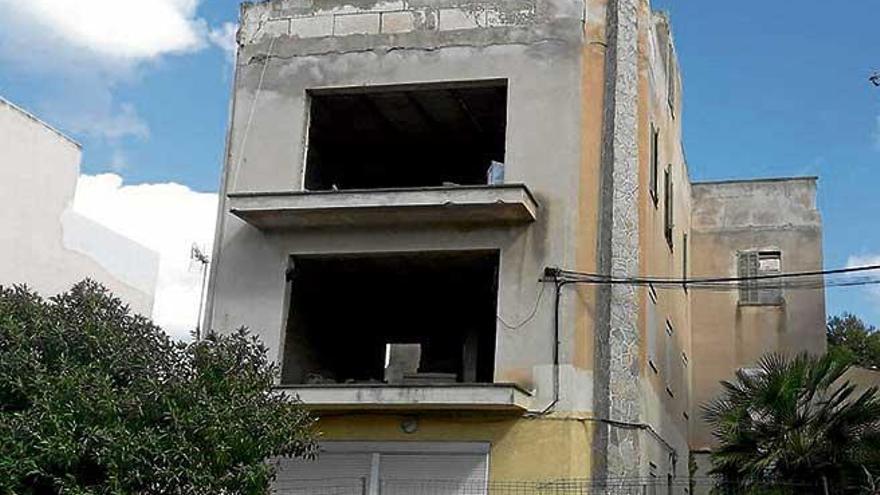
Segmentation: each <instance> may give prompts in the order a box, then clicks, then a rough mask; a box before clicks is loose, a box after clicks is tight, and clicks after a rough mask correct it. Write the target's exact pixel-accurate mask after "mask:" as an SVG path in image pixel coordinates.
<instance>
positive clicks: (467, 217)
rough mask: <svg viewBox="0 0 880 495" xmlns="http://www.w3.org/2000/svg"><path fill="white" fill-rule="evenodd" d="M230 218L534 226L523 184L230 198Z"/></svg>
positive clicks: (313, 223) (276, 222)
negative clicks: (530, 224)
mask: <svg viewBox="0 0 880 495" xmlns="http://www.w3.org/2000/svg"><path fill="white" fill-rule="evenodd" d="M229 209H230V212H231V213H232V214H234V215H236V216H238V217H239V218H241V219H242V220H244V221H246V222H248V223H249V224H251V225H253V226H255V227H257V228H259V229H261V230H280V229H287V230H290V229H304V228H327V227H367V226H377V225H395V226H405V225H430V224H445V225H462V226H465V225H486V224H495V225H512V224H524V223H530V222H534V221H535V219H536V218H537V209H538V203H537V201H535V199H534V197H533V196H532V194H531V192H530V191H529V189H528V188H527V187H526V186H524V185H522V184H507V185H499V186H454V187H425V188H411V189H375V190H352V191H315V192H311V191H298V192H289V191H288V192H250V193H230V194H229Z"/></svg>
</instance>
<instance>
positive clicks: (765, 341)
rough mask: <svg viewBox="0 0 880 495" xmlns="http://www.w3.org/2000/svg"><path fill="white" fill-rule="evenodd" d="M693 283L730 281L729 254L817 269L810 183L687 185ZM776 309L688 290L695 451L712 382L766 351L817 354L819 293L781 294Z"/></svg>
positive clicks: (820, 347)
mask: <svg viewBox="0 0 880 495" xmlns="http://www.w3.org/2000/svg"><path fill="white" fill-rule="evenodd" d="M693 205H694V210H693V217H692V218H693V219H692V222H693V238H692V239H693V241H692V242H693V258H692V259H693V265H692V267H693V276H694V277H701V276H703V277H705V276H729V277H735V276H737V260H736V255H737V252H739V251H745V250H755V249H758V250H769V251H780V252H781V254H782V266H781V271H783V272H801V271H814V270H821V269H822V222H821V218H820V216H819V211H818V209H817V207H816V178H813V177H806V178H794V179H771V180H755V181H731V182H716V183H697V184H694V185H693ZM783 298H784V303H783V304H781V305H763V306H762V305H744V304H741V303H740V300H739V293H738V291H736V290H731V291H726V292H717V291H694V295H693V310H692V311H693V389H694V390H693V394H694V396H693V412H692V414H691V416H692V417H693V418H694V421H692V425H691V426H692V427H691V443H692V448H693V449H695V450H700V449H707V448H710V447H711V446H712V445H713V442H712V438H711V435H710V433H709V430H708V428H707V427H706V425H705V423H704V422H703V421H701V420H700V419H699V417H700V413H699V407H700V406H701V405H702V404H705V403H706V402H708V401H711V400H712V399H713V398H715V397H716V396H717V394H718V393H719V391H720V385H719V382H720V381H721V380H726V379H730V378H732V377H733V374H734V372H735V371H736V370H737V369H739V368H744V367H751V366H753V365H754V364H755V362H756V361H757V360H758V359H759V358H760V357H761V356H763V355H764V354H765V353H768V352H784V353H788V354H793V353H798V352H802V351H807V352H811V353H817V354H818V353H822V352H824V351H825V346H826V344H825V293H824V290H822V289H808V290H795V289H784V290H783Z"/></svg>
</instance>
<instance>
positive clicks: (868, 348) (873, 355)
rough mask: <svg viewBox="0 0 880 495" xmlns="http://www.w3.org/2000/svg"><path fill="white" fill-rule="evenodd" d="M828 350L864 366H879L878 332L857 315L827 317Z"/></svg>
mask: <svg viewBox="0 0 880 495" xmlns="http://www.w3.org/2000/svg"><path fill="white" fill-rule="evenodd" d="M825 330H826V334H827V337H828V352H829V353H830V354H832V355H834V356H836V357H837V358H838V359H842V360H849V361H851V362H852V363H853V364H856V365H858V366H862V367H865V368H871V369H878V368H880V333H878V332H877V329H876V328H875V327H873V326H871V325H868V324H866V323H865V322H863V321H862V320H861V319H859V318H858V317H857V316H855V315H853V314H850V313H843V314H841V315H840V316H832V317H830V318H828V321H827V323H826V326H825Z"/></svg>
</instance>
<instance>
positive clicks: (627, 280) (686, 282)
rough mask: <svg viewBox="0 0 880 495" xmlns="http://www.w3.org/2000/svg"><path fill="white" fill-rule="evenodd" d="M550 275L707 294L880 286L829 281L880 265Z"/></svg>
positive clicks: (870, 280) (874, 281)
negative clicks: (708, 273)
mask: <svg viewBox="0 0 880 495" xmlns="http://www.w3.org/2000/svg"><path fill="white" fill-rule="evenodd" d="M548 270H549V271H548V273H549V274H551V276H553V278H554V279H555V280H557V281H564V282H566V283H572V284H592V285H632V286H652V287H656V288H669V287H674V288H681V287H686V288H688V289H690V288H695V289H705V290H718V291H723V290H739V289H741V288H744V287H747V288H749V289H775V288H787V289H801V290H810V289H821V288H826V287H857V286H866V285H878V284H880V276H872V277H859V278H854V277H845V278H843V279H842V280H840V279H838V280H834V279H831V280H828V278H829V277H834V276H840V275H851V274H856V273H866V272H878V271H880V265H868V266H860V267H852V268H839V269H833V270H816V271H804V272H789V273H771V274H764V275H755V276H748V277H697V278H661V277H616V276H611V275H602V274H597V273H588V272H578V271H572V270H562V269H552V268H551V269H548Z"/></svg>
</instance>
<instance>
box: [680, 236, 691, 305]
mask: <svg viewBox="0 0 880 495" xmlns="http://www.w3.org/2000/svg"><path fill="white" fill-rule="evenodd" d="M689 249H690V247H689V246H688V235H687V233H685V234H684V235H683V236H682V238H681V279H682V281H683V282H682V284H681V286H682V287H684V290H685V291H687V290H688V286H687V279H688V275H689V271H688V263H689V262H690V260H688V251H689Z"/></svg>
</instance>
